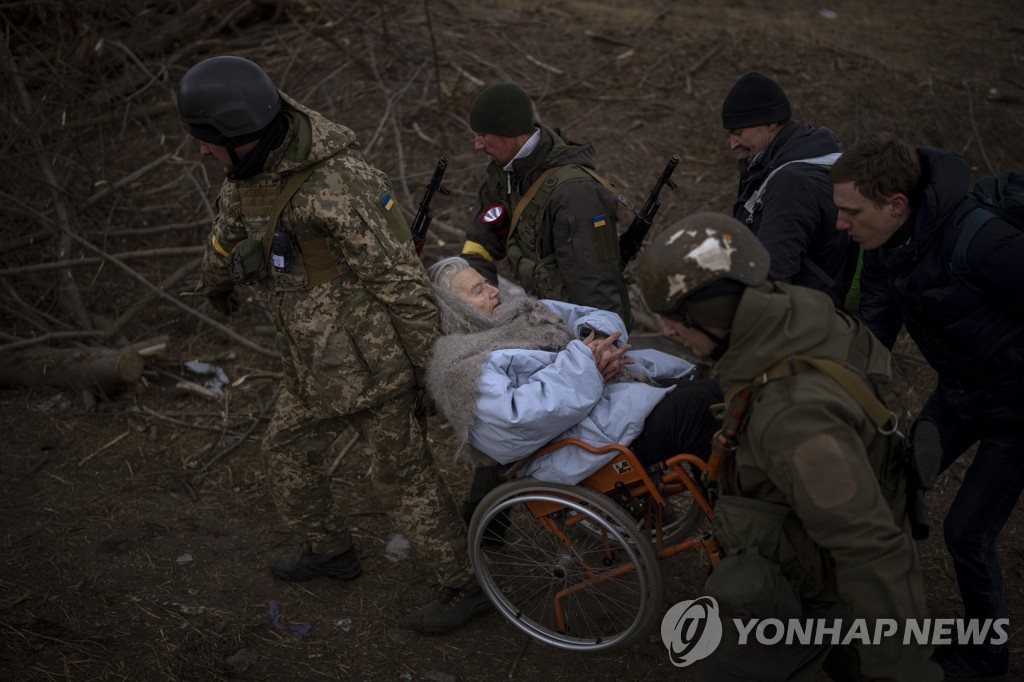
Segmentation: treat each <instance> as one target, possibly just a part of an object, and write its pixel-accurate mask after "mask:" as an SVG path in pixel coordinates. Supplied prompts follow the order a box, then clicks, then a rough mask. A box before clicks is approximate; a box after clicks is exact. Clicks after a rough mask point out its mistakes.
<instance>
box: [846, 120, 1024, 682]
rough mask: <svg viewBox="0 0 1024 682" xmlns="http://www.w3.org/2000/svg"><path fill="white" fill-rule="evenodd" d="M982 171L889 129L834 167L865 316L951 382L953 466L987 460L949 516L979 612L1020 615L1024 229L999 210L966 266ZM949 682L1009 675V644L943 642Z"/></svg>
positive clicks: (887, 339)
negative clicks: (963, 240) (977, 176)
mask: <svg viewBox="0 0 1024 682" xmlns="http://www.w3.org/2000/svg"><path fill="white" fill-rule="evenodd" d="M970 174H971V168H970V165H969V164H968V163H967V161H966V160H965V159H964V158H963V157H961V156H959V155H957V154H954V153H953V152H950V151H947V150H944V149H916V150H915V149H913V148H912V147H910V146H909V145H907V144H905V143H904V142H902V141H900V140H898V139H897V138H895V137H894V136H892V135H889V134H878V135H873V136H871V137H869V138H868V139H866V140H864V141H863V142H861V143H860V144H857V145H854V146H853V147H851V148H850V149H849V150H848V151H847V152H846V153H845V154H844V155H843V157H842V159H841V160H840V161H839V162H838V163H836V165H835V166H833V168H832V172H831V175H832V182H833V184H834V186H835V188H834V191H835V204H836V206H837V208H838V211H839V218H838V222H837V223H836V225H837V227H838V229H839V231H840V232H845V233H849V234H850V236H851V237H852V238H853V240H854V241H855V242H857V243H859V244H860V245H861V246H862V247H863V248H864V250H865V258H864V269H863V272H862V276H861V304H860V316H861V318H862V319H863V320H864V322H865V323H866V324H867V326H868V327H869V328H870V329H871V330H872V331H873V332H874V333H875V335H876V336H878V338H879V339H880V340H881V341H882V343H884V344H885V345H886V346H888V347H890V348H891V347H892V345H893V344H894V343H895V341H896V336H897V334H898V333H899V331H900V329H901V328H902V327H903V326H906V328H907V331H908V332H909V333H910V336H911V337H912V338H913V339H914V341H915V342H916V343H917V346H918V348H920V349H921V353H922V354H923V355H924V357H925V359H926V360H928V362H929V364H931V366H932V367H934V368H935V370H936V371H937V372H938V375H939V377H938V386H937V387H936V389H935V391H934V392H933V393H932V395H931V396H930V397H929V398H928V402H927V403H926V404H925V406H924V408H923V410H922V411H921V416H920V418H922V419H929V420H932V421H934V422H935V424H936V425H937V426H938V429H939V434H940V437H941V440H942V450H943V460H942V468H943V469H945V468H946V467H948V466H949V465H951V464H952V463H953V462H954V461H956V459H957V458H959V457H960V456H961V455H962V454H964V452H966V451H967V449H968V448H970V447H971V446H972V445H974V444H975V443H979V445H978V451H977V454H976V455H975V457H974V461H973V462H972V463H971V465H970V467H969V468H968V470H967V473H966V475H965V476H964V480H963V483H962V484H961V486H960V490H959V492H958V493H957V495H956V498H955V499H954V500H953V503H952V505H951V506H950V508H949V513H948V514H947V516H946V520H945V522H944V524H943V531H944V534H945V539H946V546H947V547H948V549H949V552H950V555H951V556H952V558H953V565H954V567H955V569H956V575H957V582H958V584H959V587H960V596H961V599H962V601H963V605H964V616H965V617H966V618H969V619H970V618H977V619H994V618H1005V617H1006V606H1005V603H1004V597H1003V592H1004V590H1003V576H1002V568H1001V566H1000V560H999V552H998V550H997V548H996V539H997V537H998V536H999V533H1000V531H1001V530H1002V528H1003V525H1004V524H1005V523H1006V520H1007V519H1008V518H1009V516H1010V513H1011V512H1012V511H1013V508H1014V506H1015V505H1016V503H1017V501H1018V499H1019V498H1020V494H1021V490H1022V489H1024V466H1022V462H1021V456H1022V455H1024V298H1021V295H1020V292H1021V291H1022V290H1024V267H1022V264H1024V232H1022V231H1021V230H1019V229H1017V228H1016V227H1014V226H1013V225H1011V224H1009V223H1008V222H1006V221H1005V220H1002V219H1000V218H998V217H994V218H993V219H992V220H989V221H988V222H986V223H985V224H984V225H983V226H982V227H981V228H980V229H979V231H978V232H977V233H976V234H975V236H974V237H973V239H971V241H970V248H969V249H968V250H967V254H966V258H967V265H968V272H966V273H961V274H954V272H953V268H952V267H951V266H952V257H953V251H954V249H955V247H956V244H957V239H958V237H959V235H960V230H961V220H962V219H963V218H964V216H965V215H966V214H967V213H968V212H970V211H972V210H973V209H975V208H976V207H977V206H978V204H977V202H976V201H975V200H974V199H972V198H970V197H969V196H968V195H967V188H968V181H969V179H970ZM937 659H938V660H939V662H940V663H941V664H942V666H943V668H944V669H945V671H946V679H947V680H986V681H988V680H992V681H999V680H1006V679H1008V672H1007V661H1008V650H1007V646H1006V644H1005V643H1003V644H1001V645H995V644H992V643H991V641H990V642H989V643H988V644H984V645H973V646H971V645H965V646H956V645H953V646H949V647H943V648H942V649H940V651H939V652H938V654H937Z"/></svg>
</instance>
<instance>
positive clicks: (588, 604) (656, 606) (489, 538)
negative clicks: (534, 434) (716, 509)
mask: <svg viewBox="0 0 1024 682" xmlns="http://www.w3.org/2000/svg"><path fill="white" fill-rule="evenodd" d="M567 445H574V446H577V447H579V448H581V449H583V450H584V451H586V452H589V453H592V454H594V455H602V454H607V453H609V452H614V453H615V456H614V458H613V459H612V460H611V461H609V462H608V463H606V464H605V465H604V466H603V467H602V468H601V469H600V470H598V471H597V472H596V473H594V474H592V475H591V476H589V477H588V478H587V479H585V480H583V481H582V482H580V483H579V484H578V485H575V486H567V485H561V484H555V483H545V482H543V481H538V480H535V479H532V478H518V477H517V475H518V473H519V472H520V471H522V470H523V468H524V467H525V466H526V465H527V463H529V462H531V461H534V460H535V459H536V458H538V457H544V456H546V455H548V454H550V453H552V452H554V451H556V450H558V449H560V448H563V447H565V446H567ZM718 460H720V457H715V456H713V457H712V459H711V462H712V463H711V464H709V463H708V462H705V461H704V460H703V459H701V458H700V457H697V456H696V455H692V454H677V455H673V456H672V457H670V458H668V459H666V460H664V461H663V462H661V463H660V465H658V466H657V467H651V469H652V470H651V471H649V470H648V469H646V468H645V467H644V466H643V464H641V462H640V460H639V459H638V458H637V456H636V455H635V454H634V453H633V452H632V451H631V450H630V449H629V448H628V447H625V446H623V445H607V446H603V447H594V446H592V445H590V444H588V443H585V442H583V441H580V440H577V439H573V438H569V439H564V440H561V441H558V442H555V443H552V444H550V445H548V446H546V447H544V448H542V449H541V450H539V451H537V452H536V453H535V454H534V455H532V456H531V457H529V458H527V459H525V460H521V461H520V462H517V463H516V464H515V465H514V466H513V467H512V468H511V469H510V470H509V471H508V472H507V473H506V475H505V477H506V479H507V482H505V483H502V484H501V485H499V486H498V487H497V488H495V489H494V490H493V491H491V492H490V493H489V494H488V495H487V496H486V497H485V498H484V499H483V500H482V501H481V503H480V505H479V506H478V508H477V511H476V513H475V514H474V516H473V519H472V521H471V522H470V527H469V542H470V556H471V559H472V561H473V566H474V569H475V571H476V574H477V578H478V580H479V582H480V585H481V587H482V589H483V590H484V591H485V592H486V593H487V595H488V597H489V598H490V599H491V601H492V603H494V605H495V607H496V608H497V610H498V611H499V612H500V613H501V614H502V615H503V616H504V617H505V618H506V619H507V620H508V621H509V622H510V623H512V624H513V625H514V626H515V627H517V628H519V629H520V630H522V631H523V632H525V633H526V634H528V635H530V636H531V637H533V638H535V639H537V640H539V641H541V642H544V643H546V644H549V645H552V646H556V647H559V648H562V649H566V650H576V651H594V650H602V649H610V648H614V647H620V646H625V645H628V644H630V643H633V642H635V641H637V640H638V639H640V638H642V637H645V636H646V635H647V633H648V632H649V631H650V630H651V628H652V627H653V626H654V623H655V621H657V620H658V618H659V616H660V615H661V607H662V595H663V585H662V576H661V568H660V565H659V561H660V560H662V559H665V558H668V557H670V556H673V555H675V554H679V553H680V552H685V551H692V550H696V551H701V552H704V553H706V554H707V555H709V557H710V560H711V562H712V564H714V563H717V560H718V555H719V547H718V544H717V543H716V542H715V539H714V537H713V536H712V534H711V532H710V530H709V529H708V528H707V527H706V526H707V524H706V523H705V524H703V525H705V528H703V529H699V526H701V525H702V523H701V522H702V521H703V522H707V521H710V520H711V518H712V513H713V512H712V507H711V503H710V502H709V500H708V498H707V495H706V494H705V492H704V490H703V489H702V487H701V485H700V484H699V483H698V482H697V480H696V478H695V475H702V476H703V477H704V478H706V479H708V480H713V479H715V478H717V474H718V473H719V471H720V469H721V462H720V461H718ZM655 469H656V470H655ZM691 472H699V474H695V473H691ZM508 479H511V480H508ZM687 495H688V496H687ZM677 502H678V503H680V504H686V508H685V509H684V508H679V505H678V504H676V503H677ZM669 510H671V511H669Z"/></svg>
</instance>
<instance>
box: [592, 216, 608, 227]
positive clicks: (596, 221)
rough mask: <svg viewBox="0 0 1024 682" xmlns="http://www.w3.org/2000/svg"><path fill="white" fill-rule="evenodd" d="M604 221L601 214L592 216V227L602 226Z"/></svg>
mask: <svg viewBox="0 0 1024 682" xmlns="http://www.w3.org/2000/svg"><path fill="white" fill-rule="evenodd" d="M606 222H607V221H605V219H604V216H603V215H599V216H594V227H604V226H605V223H606Z"/></svg>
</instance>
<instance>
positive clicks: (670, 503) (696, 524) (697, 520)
mask: <svg viewBox="0 0 1024 682" xmlns="http://www.w3.org/2000/svg"><path fill="white" fill-rule="evenodd" d="M665 503H666V505H667V507H666V509H665V511H664V512H662V514H663V516H662V529H661V532H662V536H663V542H664V545H665V546H666V547H668V546H671V545H675V544H677V543H680V542H682V541H683V540H685V539H687V538H688V537H690V536H691V535H693V534H694V533H696V532H697V529H698V528H700V525H701V523H703V522H704V521H706V520H707V517H705V516H704V510H703V509H701V508H700V505H699V504H697V501H696V500H695V499H693V495H691V494H690V493H688V492H682V493H679V494H676V495H672V496H670V497H666V498H665ZM669 510H671V511H669ZM654 537H655V533H654V531H653V530H652V531H651V540H654Z"/></svg>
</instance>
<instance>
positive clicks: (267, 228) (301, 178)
mask: <svg viewBox="0 0 1024 682" xmlns="http://www.w3.org/2000/svg"><path fill="white" fill-rule="evenodd" d="M316 165H317V164H315V163H314V164H311V165H309V166H306V167H305V168H303V169H302V170H300V171H298V172H296V173H292V174H291V176H289V178H288V183H287V184H286V185H285V186H284V189H283V190H281V193H280V194H278V195H277V201H275V202H274V206H273V207H272V208H271V209H270V217H268V218H267V222H266V224H265V225H264V226H263V255H264V256H266V255H267V254H269V253H270V240H271V239H273V236H274V226H275V225H277V219H278V218H279V217H280V216H281V211H283V210H284V207H285V206H286V205H288V201H289V200H291V198H292V197H293V196H294V195H295V193H296V192H297V191H298V190H299V187H300V186H301V185H302V183H303V182H305V181H306V178H308V177H309V176H310V174H311V173H312V172H313V169H314V168H316Z"/></svg>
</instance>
